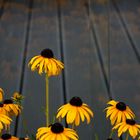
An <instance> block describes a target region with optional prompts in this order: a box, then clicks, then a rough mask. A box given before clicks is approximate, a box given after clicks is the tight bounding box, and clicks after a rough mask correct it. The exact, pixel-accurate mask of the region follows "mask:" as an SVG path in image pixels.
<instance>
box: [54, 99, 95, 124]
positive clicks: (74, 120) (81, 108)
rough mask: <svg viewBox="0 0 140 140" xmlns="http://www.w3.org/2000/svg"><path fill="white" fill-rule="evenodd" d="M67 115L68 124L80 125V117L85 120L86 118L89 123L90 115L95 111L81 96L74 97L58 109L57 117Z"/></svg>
mask: <svg viewBox="0 0 140 140" xmlns="http://www.w3.org/2000/svg"><path fill="white" fill-rule="evenodd" d="M65 116H66V121H67V123H68V124H75V125H76V126H78V125H79V124H80V119H81V120H82V122H83V121H84V120H85V118H86V119H87V123H90V116H91V117H93V112H92V110H91V109H90V108H89V106H88V105H87V104H85V103H83V102H82V100H81V99H80V98H79V97H73V98H72V99H71V100H70V102H69V103H67V104H65V105H63V106H61V107H60V108H59V109H58V112H57V116H56V118H64V117H65Z"/></svg>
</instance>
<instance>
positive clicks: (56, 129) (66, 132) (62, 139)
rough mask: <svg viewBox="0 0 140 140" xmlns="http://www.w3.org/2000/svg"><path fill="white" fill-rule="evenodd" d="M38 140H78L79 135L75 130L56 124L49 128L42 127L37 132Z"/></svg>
mask: <svg viewBox="0 0 140 140" xmlns="http://www.w3.org/2000/svg"><path fill="white" fill-rule="evenodd" d="M36 139H37V140H78V135H77V134H76V132H75V131H74V130H73V129H70V128H65V127H63V125H62V124H60V123H54V124H52V125H50V126H49V127H41V128H39V129H38V130H37V134H36Z"/></svg>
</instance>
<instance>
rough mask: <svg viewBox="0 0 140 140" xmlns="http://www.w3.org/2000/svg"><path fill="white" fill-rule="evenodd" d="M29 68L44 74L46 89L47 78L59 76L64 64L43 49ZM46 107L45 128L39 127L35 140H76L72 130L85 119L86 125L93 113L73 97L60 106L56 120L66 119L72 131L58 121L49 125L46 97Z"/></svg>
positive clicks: (47, 50)
mask: <svg viewBox="0 0 140 140" xmlns="http://www.w3.org/2000/svg"><path fill="white" fill-rule="evenodd" d="M29 66H31V70H32V71H35V70H36V71H37V72H38V73H39V74H42V73H45V74H46V79H47V80H46V88H47V87H48V85H47V82H48V77H50V76H56V75H59V74H60V72H61V70H62V69H63V68H64V64H63V63H62V62H60V61H59V60H57V59H55V58H54V55H53V52H52V50H50V49H44V50H43V51H42V52H41V54H40V55H38V56H35V57H33V58H32V59H31V60H30V62H29ZM46 96H48V88H47V90H46ZM46 102H47V105H46V114H47V115H46V121H47V126H46V127H41V128H39V129H38V130H37V134H36V139H37V140H78V138H79V137H78V135H77V133H76V131H75V130H74V127H75V126H78V125H79V124H80V120H82V122H83V121H84V120H85V118H86V119H87V123H89V122H90V117H93V112H92V111H91V109H90V108H89V106H88V105H87V104H85V103H83V101H82V100H81V99H80V98H79V97H73V98H72V99H71V100H70V101H69V103H67V104H65V105H62V106H61V107H60V108H59V109H58V111H57V115H56V118H57V119H58V120H60V121H61V119H62V118H66V122H67V124H72V127H73V129H71V128H65V127H63V125H62V123H60V121H58V122H55V123H53V124H49V119H48V118H49V109H48V108H49V107H48V97H47V101H46Z"/></svg>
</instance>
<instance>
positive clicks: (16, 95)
mask: <svg viewBox="0 0 140 140" xmlns="http://www.w3.org/2000/svg"><path fill="white" fill-rule="evenodd" d="M11 98H12V100H13V101H14V102H15V103H17V104H19V105H21V101H22V100H23V99H24V97H23V96H22V95H21V94H19V93H18V92H15V93H14V94H13V97H11Z"/></svg>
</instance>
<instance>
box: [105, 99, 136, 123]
mask: <svg viewBox="0 0 140 140" xmlns="http://www.w3.org/2000/svg"><path fill="white" fill-rule="evenodd" d="M107 104H108V105H110V106H109V107H107V108H106V109H105V110H106V117H110V120H111V124H112V125H114V124H118V123H120V122H121V121H125V120H126V119H131V118H134V117H135V115H134V113H133V112H132V110H131V109H130V108H129V107H128V106H127V105H126V104H125V103H124V102H117V101H114V100H111V101H109V102H108V103H107Z"/></svg>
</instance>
